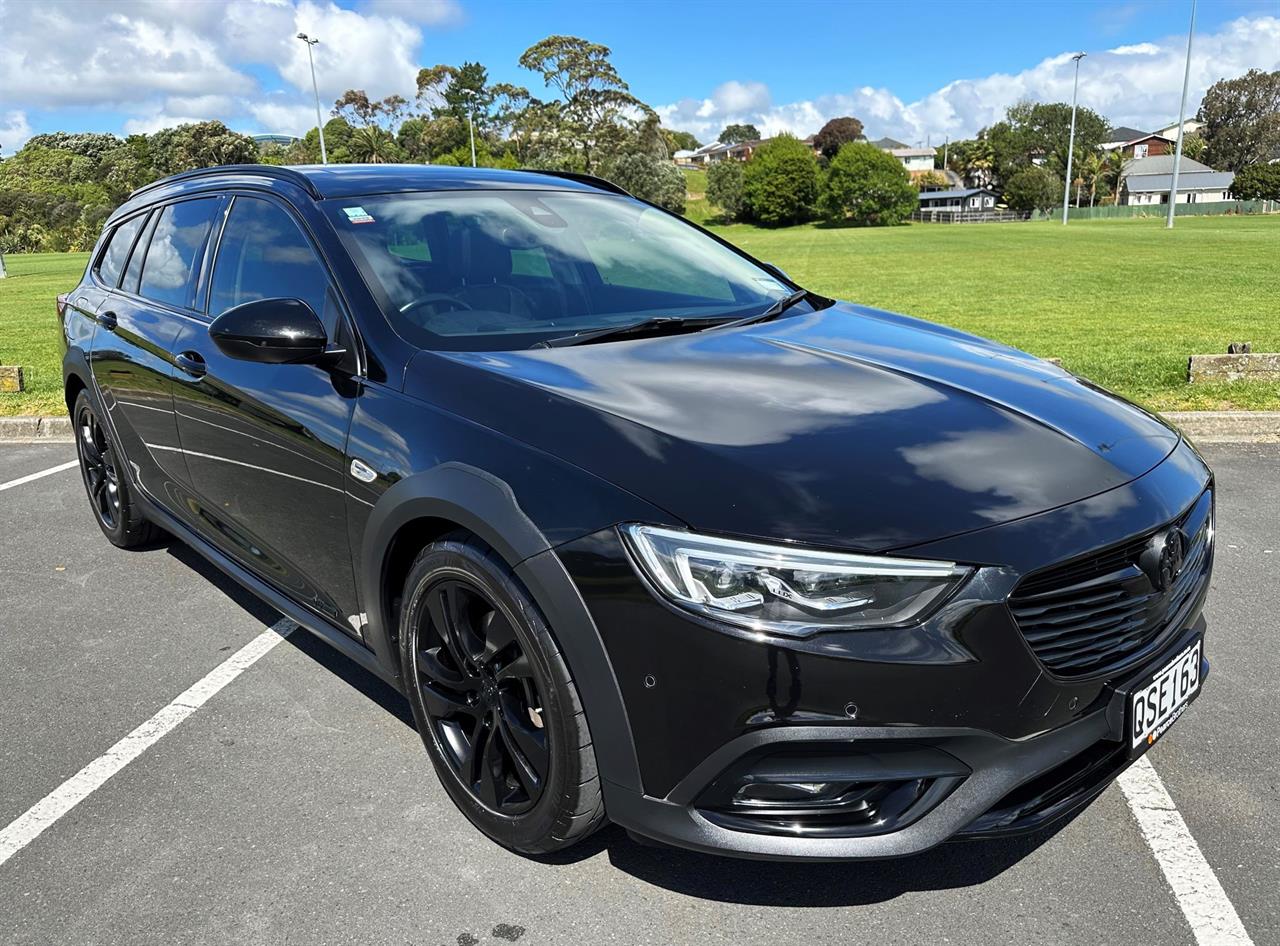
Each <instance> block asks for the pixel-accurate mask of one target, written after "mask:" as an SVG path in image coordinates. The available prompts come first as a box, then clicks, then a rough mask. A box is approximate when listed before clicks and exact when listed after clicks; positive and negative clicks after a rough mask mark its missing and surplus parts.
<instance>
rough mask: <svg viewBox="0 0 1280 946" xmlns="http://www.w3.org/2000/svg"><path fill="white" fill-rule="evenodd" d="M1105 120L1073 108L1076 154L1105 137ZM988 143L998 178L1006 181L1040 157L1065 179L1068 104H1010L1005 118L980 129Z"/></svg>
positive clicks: (1061, 178) (1068, 123) (1068, 139)
mask: <svg viewBox="0 0 1280 946" xmlns="http://www.w3.org/2000/svg"><path fill="white" fill-rule="evenodd" d="M1109 127H1110V126H1109V125H1108V124H1107V120H1106V119H1105V118H1103V117H1102V116H1101V115H1099V114H1098V113H1097V112H1095V111H1093V109H1090V108H1085V107H1084V106H1080V107H1079V108H1077V109H1076V136H1075V153H1076V154H1078V155H1083V154H1087V153H1089V152H1090V151H1092V150H1094V149H1096V148H1097V147H1098V145H1100V144H1101V143H1102V142H1104V141H1106V140H1107V134H1108V130H1109ZM979 136H980V137H985V138H986V140H987V141H988V142H990V145H991V149H992V159H993V169H994V172H995V179H996V180H997V181H1008V180H1010V179H1011V178H1012V177H1013V175H1014V174H1016V173H1017V172H1018V171H1019V170H1021V169H1022V168H1025V167H1027V166H1029V165H1031V164H1033V163H1034V162H1035V161H1036V160H1041V161H1043V162H1044V165H1045V166H1046V167H1048V168H1050V169H1051V170H1052V171H1053V172H1054V173H1055V174H1057V175H1058V179H1059V180H1064V179H1065V178H1066V168H1067V148H1068V143H1069V141H1070V138H1071V106H1070V105H1068V104H1067V103H1065V102H1048V103H1045V102H1018V103H1017V104H1015V105H1011V106H1009V108H1008V109H1007V110H1006V112H1005V120H1004V121H1002V122H996V123H995V124H994V125H992V126H991V127H990V128H988V129H986V130H985V133H984V132H979Z"/></svg>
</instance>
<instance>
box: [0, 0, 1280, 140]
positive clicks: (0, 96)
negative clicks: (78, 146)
mask: <svg viewBox="0 0 1280 946" xmlns="http://www.w3.org/2000/svg"><path fill="white" fill-rule="evenodd" d="M1189 10H1190V3H1189V0H1144V2H1125V0H1113V2H1097V3H1094V2H1086V0H1076V2H1069V0H1068V2H1039V0H1002V2H981V0H976V2H968V3H956V2H953V0H952V2H945V3H932V2H926V0H914V2H902V0H894V2H879V0H874V2H871V0H869V2H860V3H855V2H802V0H790V2H778V0H772V2H761V0H681V2H667V0H623V2H619V0H594V2H583V0H577V2H570V0H565V2H561V0H546V2H539V0H341V2H333V0H216V2H215V0H0V149H2V151H0V153H3V154H12V153H13V151H14V150H16V149H17V148H18V147H20V146H21V144H22V142H23V141H24V140H25V139H26V138H27V137H29V136H30V135H31V134H35V133H37V132H43V131H52V130H57V129H65V130H95V131H112V132H116V133H122V134H123V133H127V132H132V131H151V130H154V129H156V128H160V127H163V126H165V125H169V124H175V123H178V122H182V121H194V120H201V119H208V118H218V119H221V120H222V121H225V122H226V123H227V124H228V125H230V126H231V127H233V128H236V129H238V130H241V131H245V132H259V131H279V132H286V133H291V134H299V133H301V132H303V131H305V130H306V129H307V128H308V127H310V126H311V125H312V124H314V106H313V105H312V104H311V103H312V99H311V80H310V74H309V72H308V71H307V60H306V53H305V48H304V47H303V44H302V43H300V42H299V41H298V40H296V39H294V38H293V37H294V35H295V34H296V33H297V32H298V31H299V30H302V31H305V32H307V33H310V34H311V35H313V36H317V37H319V38H320V40H321V44H320V46H319V47H318V49H317V62H316V68H317V71H318V73H319V76H320V91H321V95H322V97H323V99H324V101H325V103H326V105H328V104H330V103H332V101H333V99H335V98H336V97H337V96H338V95H339V94H341V92H342V91H343V90H344V89H347V88H363V89H365V90H367V91H368V92H369V93H370V94H371V95H373V96H377V97H381V96H384V95H387V94H390V93H392V92H399V93H401V94H404V95H406V96H411V95H412V92H413V90H414V76H415V74H416V72H417V69H418V67H419V66H422V65H432V64H435V63H438V62H445V63H455V64H456V63H461V62H462V61H464V60H468V59H471V60H478V61H480V62H483V63H484V64H485V65H486V66H488V67H489V70H490V75H491V76H492V78H494V79H495V80H505V81H510V82H518V83H520V84H523V85H527V86H529V87H530V88H531V89H532V90H534V92H535V94H537V93H538V91H540V90H538V89H536V88H534V85H535V81H536V80H535V78H534V77H533V76H532V75H531V74H529V73H527V72H525V71H523V70H521V69H520V68H519V66H518V65H517V63H516V61H517V59H518V58H519V56H520V53H521V52H522V51H523V50H524V49H525V48H526V47H527V46H529V45H530V44H531V43H533V42H535V41H537V40H538V39H540V38H542V37H544V36H546V35H549V34H552V33H570V34H574V35H577V36H583V37H586V38H588V39H591V40H593V41H595V42H599V43H604V44H606V45H608V46H610V47H611V48H612V49H613V58H614V62H615V63H616V65H617V67H618V69H619V71H620V72H621V74H622V76H623V78H625V79H626V80H627V81H628V82H629V83H630V84H631V88H632V90H633V91H634V92H635V93H636V94H637V95H638V96H639V97H640V98H641V99H642V100H644V101H646V102H648V103H649V104H651V105H653V106H654V107H655V108H657V109H658V111H659V112H660V113H661V114H662V115H663V118H664V120H665V123H666V124H667V125H669V126H670V127H672V128H679V129H684V130H687V131H692V132H693V133H694V134H696V135H697V136H698V137H699V138H700V139H703V140H707V139H708V138H713V137H714V136H715V134H716V133H717V132H718V131H719V129H720V128H721V127H723V126H724V125H725V124H726V123H728V122H732V121H750V122H754V123H755V124H756V125H758V126H759V127H760V128H761V129H762V130H763V131H764V132H765V133H767V134H772V133H775V132H777V131H781V130H784V129H785V130H790V131H793V132H796V133H798V134H802V135H803V134H808V133H810V132H813V131H816V130H817V129H818V128H819V127H820V126H821V125H822V123H823V122H824V121H825V120H826V119H828V118H831V117H833V116H836V115H842V114H853V115H856V116H858V117H859V118H861V119H862V120H863V122H864V124H865V125H866V127H867V130H868V132H869V133H870V134H872V135H873V136H879V135H886V134H887V135H891V136H893V137H895V138H899V139H902V140H904V141H908V142H912V143H914V142H917V141H918V142H922V143H923V142H925V141H932V142H933V143H935V144H936V143H939V142H941V141H942V139H943V138H944V137H946V136H948V135H949V136H950V137H952V138H953V139H954V138H959V137H964V136H968V135H972V134H973V133H974V132H975V131H977V129H978V128H980V127H982V126H983V125H986V124H989V123H990V122H992V121H994V120H996V119H997V118H999V117H1000V116H1001V115H1002V113H1003V111H1004V109H1005V108H1006V107H1007V106H1008V105H1010V104H1011V103H1013V102H1015V101H1017V100H1019V99H1022V98H1030V99H1037V100H1068V99H1069V98H1070V95H1071V66H1070V61H1069V56H1070V53H1072V52H1074V51H1075V50H1084V51H1086V52H1088V54H1089V55H1088V58H1087V59H1085V60H1084V64H1083V66H1082V68H1081V73H1080V100H1081V102H1082V104H1085V105H1088V106H1090V107H1091V108H1094V109H1096V110H1098V111H1100V112H1102V113H1103V114H1104V115H1106V116H1107V117H1108V118H1110V119H1111V120H1112V121H1113V122H1114V123H1115V124H1125V125H1132V126H1136V127H1139V128H1141V127H1153V126H1155V125H1158V124H1162V123H1164V122H1167V121H1170V120H1172V119H1173V118H1176V115H1177V109H1178V95H1179V91H1180V89H1181V82H1182V65H1183V58H1182V57H1183V53H1184V44H1185V41H1186V28H1187V17H1188V13H1189ZM1255 66H1256V67H1259V68H1263V69H1278V68H1280V0H1202V2H1201V3H1200V7H1199V21H1198V23H1197V31H1196V46H1195V51H1194V57H1193V62H1192V95H1191V99H1192V100H1191V103H1190V108H1191V109H1192V110H1194V108H1195V106H1196V105H1197V104H1198V103H1199V98H1200V95H1201V94H1202V93H1203V91H1204V89H1205V88H1206V87H1207V86H1208V85H1210V84H1211V83H1213V82H1214V81H1216V80H1217V79H1220V78H1223V77H1227V76H1235V75H1238V74H1240V73H1242V72H1244V71H1246V70H1247V69H1249V68H1251V67H1255Z"/></svg>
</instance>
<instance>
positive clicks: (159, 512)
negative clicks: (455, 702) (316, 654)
mask: <svg viewBox="0 0 1280 946" xmlns="http://www.w3.org/2000/svg"><path fill="white" fill-rule="evenodd" d="M131 485H132V484H131ZM134 498H135V499H138V500H140V501H141V504H142V505H143V506H144V507H145V509H146V512H147V518H149V519H151V520H152V521H153V522H155V523H156V525H158V526H160V527H161V528H163V529H164V530H165V531H166V532H168V533H170V534H171V535H173V536H174V538H176V539H178V540H180V541H182V542H184V543H186V544H187V545H188V546H190V547H191V548H192V549H195V551H197V552H199V553H200V554H201V555H203V556H204V557H205V558H206V559H208V560H209V562H210V563H212V564H213V565H215V566H216V567H217V568H218V569H219V570H220V571H222V572H223V573H224V574H226V575H227V577H229V578H231V579H233V580H234V581H236V582H237V583H239V584H240V585H242V586H244V587H245V588H246V589H248V590H249V591H250V592H252V593H253V594H255V595H257V596H258V597H259V598H261V599H262V600H263V601H265V602H266V603H267V604H269V605H271V606H272V607H273V608H275V609H276V610H277V611H279V612H280V613H281V614H283V615H284V616H285V617H287V618H288V619H289V620H291V621H293V622H294V623H295V624H297V625H298V626H299V627H301V628H304V629H305V630H308V631H310V632H311V633H312V634H314V635H316V637H319V638H320V639H321V640H323V641H324V642H325V643H327V644H328V645H329V646H331V647H332V648H334V649H335V650H337V651H339V652H340V653H342V654H343V655H344V656H346V657H349V658H350V659H351V660H353V661H355V662H356V663H357V664H359V665H360V666H361V667H363V668H364V669H365V670H368V671H369V672H370V673H372V674H374V675H376V676H377V677H379V678H380V679H382V680H384V681H386V682H387V683H389V684H391V686H393V687H395V688H396V690H397V691H399V692H402V693H403V692H404V691H403V688H402V687H401V685H400V679H399V677H398V676H397V675H396V674H395V673H394V672H393V671H391V670H390V669H389V668H387V667H385V666H383V664H382V661H380V660H379V659H378V658H377V655H375V654H374V653H373V651H371V650H369V649H367V648H365V647H363V646H361V645H360V644H359V643H357V642H356V641H354V640H352V639H351V638H350V637H348V636H347V635H346V633H344V632H343V631H340V630H338V629H337V628H335V627H332V626H330V625H329V624H328V622H326V621H324V620H323V619H321V618H318V617H316V616H315V615H314V614H312V613H311V612H309V611H307V610H306V609H305V608H302V607H300V606H299V605H297V604H295V603H294V602H293V601H292V600H291V599H290V598H289V597H288V596H286V595H284V594H282V593H281V592H279V591H277V590H276V589H275V588H274V587H273V586H271V585H270V584H268V583H267V582H265V581H263V580H262V579H261V578H259V577H258V576H257V575H255V574H253V572H251V571H249V570H248V569H247V568H245V567H244V566H242V565H240V564H239V563H237V562H236V561H234V560H233V559H231V558H229V557H228V556H226V555H224V554H223V553H222V552H220V551H218V550H217V549H215V548H214V547H213V546H211V545H209V544H208V543H207V542H205V541H204V540H203V539H201V538H200V537H199V536H198V535H196V534H195V533H194V532H192V531H191V530H190V529H189V528H187V527H186V526H185V525H183V524H182V523H181V522H180V521H179V520H178V519H176V518H175V517H174V516H171V515H170V514H169V513H167V512H165V511H164V510H163V509H161V508H160V507H159V506H157V505H156V503H155V502H154V501H153V500H152V499H150V497H148V496H146V495H145V494H142V492H141V491H140V490H135V491H134Z"/></svg>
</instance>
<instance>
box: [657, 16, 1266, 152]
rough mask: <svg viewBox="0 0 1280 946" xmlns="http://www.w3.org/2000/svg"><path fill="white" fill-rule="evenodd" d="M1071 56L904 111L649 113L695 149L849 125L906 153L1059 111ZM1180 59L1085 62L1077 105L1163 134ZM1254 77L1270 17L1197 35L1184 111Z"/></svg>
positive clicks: (876, 100) (1122, 55) (852, 104)
mask: <svg viewBox="0 0 1280 946" xmlns="http://www.w3.org/2000/svg"><path fill="white" fill-rule="evenodd" d="M1073 52H1074V50H1071V51H1066V52H1062V53H1058V54H1055V55H1053V56H1050V57H1048V58H1046V59H1044V60H1043V61H1041V62H1039V63H1037V64H1036V65H1034V66H1032V67H1030V68H1028V69H1025V70H1023V71H1021V72H1018V73H994V74H992V75H989V76H985V77H982V78H976V79H960V80H957V81H955V82H951V83H949V84H947V85H945V86H943V87H942V88H941V89H938V90H937V91H935V92H932V93H930V94H929V95H926V96H925V97H924V98H921V99H918V100H917V101H914V102H904V101H903V100H902V99H901V98H899V97H898V96H897V95H895V94H894V93H893V92H892V91H891V90H890V89H887V88H883V87H872V86H863V87H861V88H855V89H851V90H849V91H844V92H833V93H831V94H827V95H822V96H819V97H817V98H814V99H810V100H804V101H799V102H788V103H782V104H774V103H773V102H772V100H771V98H770V96H769V91H768V89H767V88H766V87H764V86H763V85H761V84H760V83H753V82H742V81H733V82H727V83H725V84H723V85H721V86H719V87H717V89H716V90H715V91H714V92H712V94H711V95H710V96H708V97H707V98H704V99H683V100H681V101H679V102H674V103H671V104H668V105H662V106H659V107H658V109H657V111H658V113H659V114H660V115H661V116H662V120H663V124H665V125H667V126H668V127H670V128H675V129H680V130H683V131H691V132H693V133H694V134H695V135H697V136H698V137H699V138H700V139H702V140H710V139H713V138H714V137H715V136H716V134H718V133H719V131H720V129H722V128H723V127H724V126H725V125H727V124H730V123H732V122H751V123H753V124H755V125H756V126H757V127H758V128H759V129H760V131H761V132H762V133H764V134H765V135H773V134H777V133H778V132H780V131H790V132H793V133H795V134H798V135H807V134H811V133H812V132H815V131H817V130H818V129H819V128H820V127H822V125H823V123H824V122H826V121H827V120H828V119H831V118H835V117H836V116H839V115H855V116H857V117H858V118H860V119H861V120H862V122H863V124H864V125H865V126H866V129H867V133H868V134H869V135H870V136H871V137H873V138H874V137H880V136H881V135H889V136H891V137H893V138H898V139H900V140H902V141H905V142H908V143H910V144H915V143H916V142H921V143H924V142H926V141H929V140H932V142H933V143H934V144H939V143H941V141H942V140H943V138H944V137H946V136H947V135H950V137H951V138H952V139H953V140H954V139H957V138H962V137H969V136H972V135H973V134H974V133H975V132H976V131H978V129H980V128H982V127H984V126H986V125H990V124H992V123H993V122H996V121H999V120H1000V119H1001V118H1003V117H1004V112H1005V109H1007V108H1008V107H1009V106H1010V105H1012V104H1014V103H1015V102H1017V101H1019V100H1021V99H1031V100H1034V101H1042V102H1069V101H1070V100H1071V86H1072V78H1073V72H1074V65H1073V64H1072V62H1071V55H1072V53H1073ZM1185 54H1186V37H1185V36H1171V37H1167V38H1165V39H1163V40H1161V41H1159V42H1151V43H1138V44H1134V45H1130V46H1120V47H1117V48H1115V49H1111V50H1106V51H1103V52H1095V53H1090V54H1089V56H1088V58H1086V59H1085V60H1084V61H1083V62H1082V63H1081V66H1080V104H1081V105H1085V106H1088V107H1089V108H1092V109H1093V110H1094V111H1097V112H1100V113H1101V114H1103V115H1104V116H1106V117H1107V118H1108V119H1110V120H1111V122H1112V123H1113V124H1115V125H1129V126H1132V127H1134V128H1143V127H1148V128H1151V127H1156V126H1159V125H1162V124H1165V123H1167V122H1168V121H1171V120H1173V119H1175V118H1176V117H1177V113H1178V99H1179V96H1180V95H1181V91H1182V70H1183V64H1184V57H1185ZM1254 67H1257V68H1261V69H1268V70H1270V69H1277V68H1280V17H1273V16H1261V17H1241V18H1240V19H1237V20H1235V21H1233V22H1231V23H1228V24H1226V25H1224V26H1223V27H1222V28H1221V29H1220V30H1218V31H1217V32H1216V33H1209V34H1203V35H1198V36H1197V37H1196V42H1195V47H1194V49H1193V55H1192V62H1191V95H1190V99H1189V107H1191V108H1194V107H1195V106H1196V105H1197V104H1198V103H1199V101H1200V98H1201V97H1202V96H1203V95H1204V91H1205V89H1207V88H1208V87H1209V86H1210V85H1212V84H1213V83H1214V82H1216V81H1218V80H1219V79H1222V78H1227V77H1232V76H1237V75H1240V74H1242V73H1244V72H1246V71H1247V70H1249V69H1250V68H1254ZM743 90H750V94H746V93H745V92H744V91H743Z"/></svg>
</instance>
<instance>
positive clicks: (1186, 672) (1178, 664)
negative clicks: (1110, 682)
mask: <svg viewBox="0 0 1280 946" xmlns="http://www.w3.org/2000/svg"><path fill="white" fill-rule="evenodd" d="M1201 643H1202V642H1201V641H1200V640H1197V641H1196V642H1195V643H1194V644H1192V645H1191V646H1190V647H1188V648H1187V649H1186V650H1184V651H1183V652H1182V653H1180V654H1179V655H1178V656H1177V657H1175V658H1173V660H1171V661H1170V662H1169V663H1168V664H1166V665H1165V666H1164V667H1162V668H1161V669H1160V670H1159V671H1158V672H1157V673H1156V674H1155V675H1154V676H1153V677H1151V681H1150V682H1149V683H1147V684H1146V685H1145V686H1144V685H1142V684H1141V683H1140V684H1138V685H1137V688H1136V689H1135V690H1134V691H1133V694H1132V696H1130V698H1129V700H1130V711H1129V720H1130V724H1129V736H1130V738H1131V739H1132V746H1131V747H1132V748H1134V749H1136V748H1137V747H1138V746H1140V745H1142V744H1143V743H1146V744H1147V745H1152V744H1154V743H1155V741H1156V740H1157V739H1159V738H1160V737H1161V736H1163V735H1164V734H1165V732H1166V731H1167V730H1168V729H1169V727H1170V726H1172V725H1173V724H1174V722H1175V721H1177V719H1178V717H1179V716H1181V715H1182V711H1183V710H1185V709H1186V708H1187V701H1188V700H1190V699H1191V696H1192V694H1194V693H1195V692H1196V690H1197V689H1199V687H1200V646H1201Z"/></svg>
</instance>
